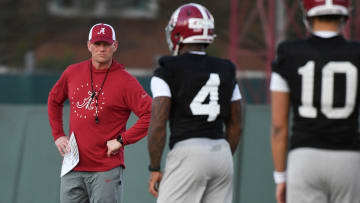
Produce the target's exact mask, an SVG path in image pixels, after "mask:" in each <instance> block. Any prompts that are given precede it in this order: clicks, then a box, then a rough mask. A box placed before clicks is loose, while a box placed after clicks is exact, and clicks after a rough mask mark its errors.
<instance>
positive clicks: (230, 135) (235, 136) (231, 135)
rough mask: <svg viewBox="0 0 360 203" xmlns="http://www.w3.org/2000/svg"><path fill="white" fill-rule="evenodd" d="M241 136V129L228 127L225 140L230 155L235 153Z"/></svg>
mask: <svg viewBox="0 0 360 203" xmlns="http://www.w3.org/2000/svg"><path fill="white" fill-rule="evenodd" d="M241 134H242V129H241V128H240V127H239V126H232V127H229V128H228V129H227V131H226V140H227V141H228V142H229V144H230V148H231V152H232V154H234V153H235V151H236V148H237V146H238V143H239V140H240V137H241Z"/></svg>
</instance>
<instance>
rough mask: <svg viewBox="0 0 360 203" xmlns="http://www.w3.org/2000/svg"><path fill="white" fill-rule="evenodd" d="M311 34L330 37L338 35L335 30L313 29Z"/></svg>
mask: <svg viewBox="0 0 360 203" xmlns="http://www.w3.org/2000/svg"><path fill="white" fill-rule="evenodd" d="M313 34H314V35H315V36H317V37H320V38H332V37H336V36H338V35H339V33H338V32H335V31H315V32H313Z"/></svg>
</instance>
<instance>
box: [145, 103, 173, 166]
mask: <svg viewBox="0 0 360 203" xmlns="http://www.w3.org/2000/svg"><path fill="white" fill-rule="evenodd" d="M170 105H171V100H170V98H169V97H156V98H155V99H154V100H153V104H152V112H151V121H150V127H149V138H148V150H149V154H150V165H151V167H153V168H157V167H160V163H161V156H162V153H163V150H164V147H165V142H166V121H167V120H168V117H169V112H170Z"/></svg>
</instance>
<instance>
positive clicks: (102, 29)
mask: <svg viewBox="0 0 360 203" xmlns="http://www.w3.org/2000/svg"><path fill="white" fill-rule="evenodd" d="M97 34H98V35H99V34H103V35H104V34H105V28H104V27H102V28H101V29H100V31H99V32H98V33H97Z"/></svg>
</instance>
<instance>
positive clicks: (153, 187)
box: [149, 171, 162, 197]
mask: <svg viewBox="0 0 360 203" xmlns="http://www.w3.org/2000/svg"><path fill="white" fill-rule="evenodd" d="M161 179H162V173H161V172H160V171H159V172H156V171H155V172H151V173H150V180H149V192H150V193H151V194H152V195H153V196H154V197H158V195H159V185H160V181H161Z"/></svg>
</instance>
